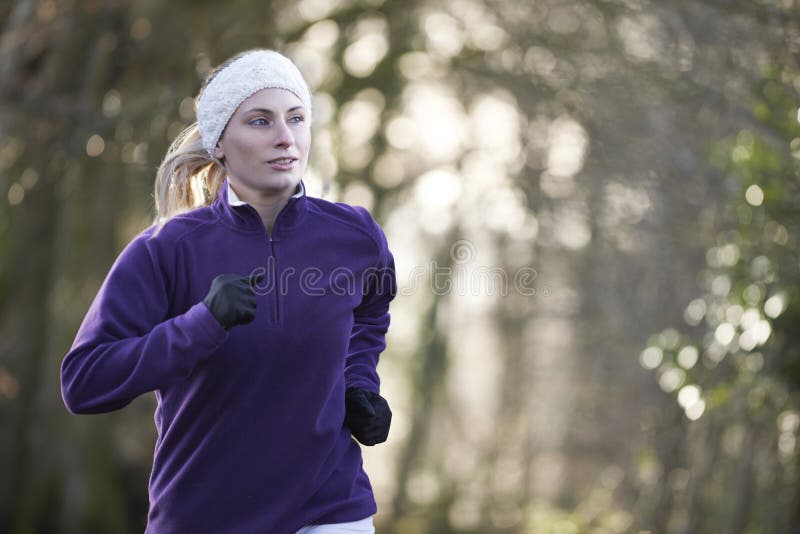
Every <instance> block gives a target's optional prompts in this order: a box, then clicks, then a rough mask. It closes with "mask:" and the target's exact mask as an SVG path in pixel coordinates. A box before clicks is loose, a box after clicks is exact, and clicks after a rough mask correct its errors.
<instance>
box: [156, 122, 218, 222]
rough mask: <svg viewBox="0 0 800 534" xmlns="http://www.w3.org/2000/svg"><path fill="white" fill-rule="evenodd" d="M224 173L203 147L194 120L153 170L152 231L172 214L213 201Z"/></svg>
mask: <svg viewBox="0 0 800 534" xmlns="http://www.w3.org/2000/svg"><path fill="white" fill-rule="evenodd" d="M225 175H226V172H225V167H223V166H222V165H221V164H220V162H219V161H217V160H214V159H212V158H211V156H209V155H208V152H206V149H205V148H204V147H203V140H202V139H200V129H199V128H198V127H197V123H194V124H192V125H191V126H189V127H188V128H186V129H184V130H183V131H182V132H181V133H180V134H178V136H177V137H176V138H175V140H174V141H173V142H172V144H171V145H170V147H169V150H167V155H166V156H165V157H164V161H162V162H161V165H160V166H159V167H158V171H157V172H156V183H155V191H154V194H153V197H154V199H155V208H156V217H155V225H156V233H157V232H158V231H159V230H161V228H163V227H164V225H165V224H166V223H167V221H169V220H170V219H171V218H172V217H174V216H176V215H179V214H181V213H183V212H186V211H188V210H190V209H194V208H198V207H200V206H208V205H209V204H211V203H213V202H214V201H215V200H216V199H217V196H218V195H219V188H220V186H221V185H222V181H223V180H224V179H225Z"/></svg>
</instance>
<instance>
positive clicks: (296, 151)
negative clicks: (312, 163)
mask: <svg viewBox="0 0 800 534" xmlns="http://www.w3.org/2000/svg"><path fill="white" fill-rule="evenodd" d="M307 118H308V110H307V109H306V108H305V107H304V106H303V103H302V101H301V100H300V99H299V98H297V96H295V95H294V93H291V92H289V91H286V90H284V89H262V90H261V91H258V92H257V93H254V94H253V95H252V96H250V97H248V98H247V99H246V100H244V102H242V103H241V105H240V106H239V107H238V108H237V109H236V111H235V112H234V114H233V116H232V117H231V119H230V121H228V125H227V126H226V127H225V131H224V132H223V133H222V137H221V138H220V140H219V142H218V143H217V146H216V148H215V149H214V155H215V156H216V157H217V159H220V160H222V162H223V163H224V165H225V170H226V171H227V172H228V177H229V179H230V181H231V183H232V184H233V185H234V187H235V189H236V193H237V195H239V197H240V198H241V199H242V200H244V201H246V202H249V201H252V200H254V199H257V198H258V197H259V196H274V195H281V194H285V193H289V194H291V193H293V192H294V190H295V188H296V187H297V184H298V183H299V182H300V179H301V178H302V177H303V174H304V173H305V170H306V165H307V164H308V150H309V147H310V145H311V127H310V126H309V123H308V120H307Z"/></svg>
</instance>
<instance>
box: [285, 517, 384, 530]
mask: <svg viewBox="0 0 800 534" xmlns="http://www.w3.org/2000/svg"><path fill="white" fill-rule="evenodd" d="M295 534H375V527H374V526H373V524H372V517H367V518H366V519H362V520H360V521H353V522H352V523H330V524H328V525H308V526H306V527H303V528H301V529H300V530H298V531H297V532H296V533H295Z"/></svg>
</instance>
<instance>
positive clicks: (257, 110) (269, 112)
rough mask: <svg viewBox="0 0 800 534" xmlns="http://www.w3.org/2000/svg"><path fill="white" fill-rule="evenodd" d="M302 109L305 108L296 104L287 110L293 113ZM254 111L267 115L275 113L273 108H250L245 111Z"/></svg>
mask: <svg viewBox="0 0 800 534" xmlns="http://www.w3.org/2000/svg"><path fill="white" fill-rule="evenodd" d="M301 109H303V106H294V107H293V108H289V109H288V110H287V113H291V112H293V111H297V110H301ZM254 112H257V113H263V114H265V115H272V114H273V113H274V111H272V110H271V109H267V108H250V109H248V110H247V111H245V113H254Z"/></svg>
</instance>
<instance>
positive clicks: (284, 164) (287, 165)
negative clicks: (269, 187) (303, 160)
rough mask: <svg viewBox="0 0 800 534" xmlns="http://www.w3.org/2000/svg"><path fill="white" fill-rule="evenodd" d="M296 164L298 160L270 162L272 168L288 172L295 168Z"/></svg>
mask: <svg viewBox="0 0 800 534" xmlns="http://www.w3.org/2000/svg"><path fill="white" fill-rule="evenodd" d="M295 162H297V158H275V159H271V160H269V161H268V162H267V163H269V165H270V167H272V168H273V169H276V170H279V171H288V170H290V169H291V168H292V167H294V164H295Z"/></svg>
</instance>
